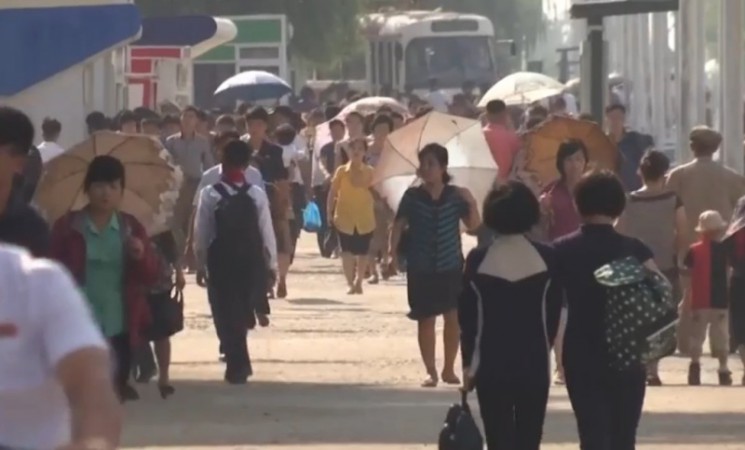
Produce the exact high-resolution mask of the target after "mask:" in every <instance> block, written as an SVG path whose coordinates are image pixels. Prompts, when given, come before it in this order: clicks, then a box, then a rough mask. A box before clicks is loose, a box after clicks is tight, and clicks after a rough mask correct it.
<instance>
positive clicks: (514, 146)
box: [484, 100, 522, 183]
mask: <svg viewBox="0 0 745 450" xmlns="http://www.w3.org/2000/svg"><path fill="white" fill-rule="evenodd" d="M486 122H487V123H486V126H485V127H484V137H486V142H487V144H489V150H490V151H491V154H492V157H493V158H494V162H495V163H497V168H498V171H499V172H498V175H497V181H498V182H500V183H505V182H507V180H508V179H509V177H510V173H512V164H513V162H514V160H515V156H516V155H517V153H518V152H519V151H520V148H521V147H522V143H521V142H520V138H519V137H518V136H517V133H515V131H514V130H513V129H512V127H511V124H510V115H509V113H508V111H507V105H506V104H505V103H504V102H503V101H502V100H492V101H490V102H489V103H487V104H486Z"/></svg>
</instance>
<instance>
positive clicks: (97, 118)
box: [85, 111, 109, 132]
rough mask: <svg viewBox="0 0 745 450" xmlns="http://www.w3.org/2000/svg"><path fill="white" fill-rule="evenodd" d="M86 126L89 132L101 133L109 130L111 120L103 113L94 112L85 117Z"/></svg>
mask: <svg viewBox="0 0 745 450" xmlns="http://www.w3.org/2000/svg"><path fill="white" fill-rule="evenodd" d="M85 124H86V126H87V127H88V131H90V132H94V131H101V130H106V129H107V128H109V119H107V118H106V116H105V115H104V113H102V112H101V111H93V112H92V113H90V114H88V115H87V116H86V117H85Z"/></svg>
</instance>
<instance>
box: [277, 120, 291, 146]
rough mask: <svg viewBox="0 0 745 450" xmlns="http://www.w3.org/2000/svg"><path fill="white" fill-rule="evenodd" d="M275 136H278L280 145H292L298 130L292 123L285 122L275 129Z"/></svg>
mask: <svg viewBox="0 0 745 450" xmlns="http://www.w3.org/2000/svg"><path fill="white" fill-rule="evenodd" d="M274 137H275V138H277V143H278V144H279V145H290V144H292V143H293V142H294V141H295V138H296V137H297V131H295V128H294V127H293V126H292V125H290V124H288V123H283V124H282V125H280V126H278V127H277V129H276V130H274Z"/></svg>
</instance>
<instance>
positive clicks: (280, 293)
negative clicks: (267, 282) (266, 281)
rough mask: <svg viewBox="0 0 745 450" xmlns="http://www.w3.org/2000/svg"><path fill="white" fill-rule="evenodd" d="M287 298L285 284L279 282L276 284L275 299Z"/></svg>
mask: <svg viewBox="0 0 745 450" xmlns="http://www.w3.org/2000/svg"><path fill="white" fill-rule="evenodd" d="M286 297H287V283H286V282H282V281H280V282H279V284H277V298H286Z"/></svg>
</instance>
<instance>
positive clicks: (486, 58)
mask: <svg viewBox="0 0 745 450" xmlns="http://www.w3.org/2000/svg"><path fill="white" fill-rule="evenodd" d="M404 56H405V64H406V80H405V83H406V85H409V86H411V87H413V88H414V89H425V88H426V87H427V84H428V80H429V78H437V80H438V84H439V85H440V86H441V87H443V88H456V89H457V88H460V87H461V86H462V84H463V82H465V81H472V82H474V83H476V85H480V84H484V83H488V84H491V83H493V82H494V78H495V74H494V70H495V64H494V55H493V54H492V52H491V47H490V45H489V37H487V36H442V37H426V38H416V39H412V40H411V41H410V42H409V44H408V45H407V46H406V51H405V55H404Z"/></svg>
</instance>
